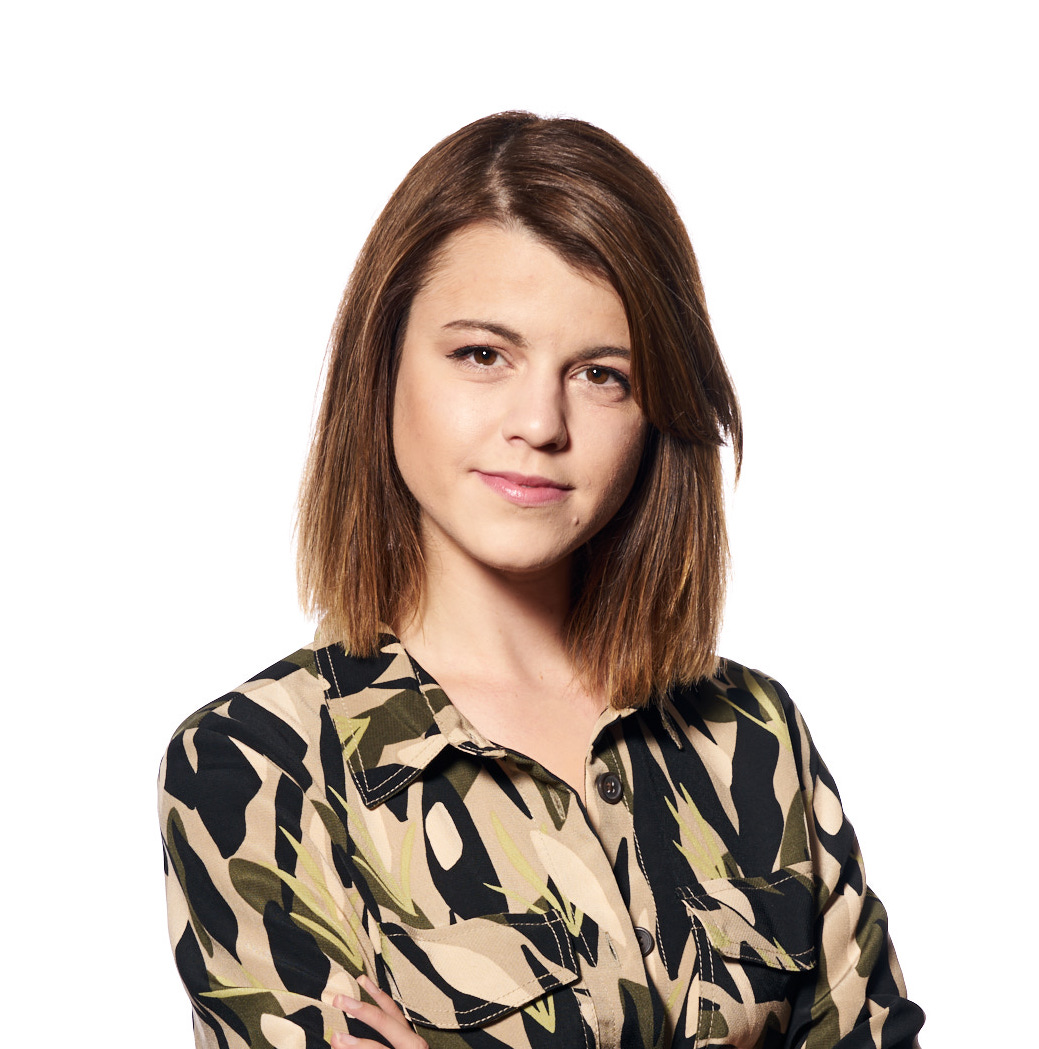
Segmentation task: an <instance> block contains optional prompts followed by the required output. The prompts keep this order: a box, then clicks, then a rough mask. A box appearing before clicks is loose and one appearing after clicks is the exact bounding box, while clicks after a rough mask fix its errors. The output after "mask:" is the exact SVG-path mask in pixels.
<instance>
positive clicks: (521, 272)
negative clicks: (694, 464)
mask: <svg viewBox="0 0 1039 1049" xmlns="http://www.w3.org/2000/svg"><path fill="white" fill-rule="evenodd" d="M465 322H475V323H468V324H466V323H465ZM486 325H491V326H493V328H494V329H497V330H489V329H488V328H487V327H486ZM505 329H507V330H508V331H510V332H512V333H513V334H514V335H515V336H518V337H519V340H522V341H521V342H520V341H516V340H515V339H513V338H509V337H504V330H505ZM467 349H469V350H471V351H472V352H469V353H466V352H465V351H466V350H467ZM460 351H461V353H460ZM629 351H630V337H629V334H628V323H627V318H626V316H625V313H624V307H623V305H622V304H621V301H620V299H619V298H618V296H617V294H616V292H614V291H613V289H612V288H610V287H609V286H608V285H607V284H605V283H603V282H601V281H599V280H597V279H595V278H589V277H588V276H585V275H583V274H581V273H579V272H578V271H576V270H574V269H573V268H571V267H570V266H569V265H568V264H567V263H566V262H564V261H563V259H562V258H560V257H559V256H558V255H557V254H556V253H555V252H554V251H552V250H551V249H549V248H547V247H546V246H544V245H543V244H542V243H540V242H539V241H538V240H536V239H535V238H534V237H533V236H531V235H530V234H529V233H527V232H526V231H525V230H523V229H518V228H510V229H503V228H501V227H499V226H491V225H477V226H472V227H468V228H467V229H464V230H462V231H460V232H459V233H457V234H455V235H454V236H453V237H451V238H449V240H448V241H447V242H446V244H445V246H444V249H443V252H442V254H441V256H440V260H439V264H438V265H437V266H436V267H435V269H434V270H433V272H432V273H431V274H430V276H429V278H428V280H427V281H426V284H425V286H424V287H423V288H422V290H421V291H419V293H418V294H417V295H416V296H415V299H414V301H413V302H412V306H411V312H410V316H409V320H408V327H407V332H406V334H405V338H404V341H403V346H402V351H401V352H402V356H401V363H400V371H399V375H398V379H397V387H396V393H395V402H394V427H393V441H394V451H395V454H396V458H397V465H398V467H399V469H400V471H401V475H402V476H403V478H404V481H405V483H406V484H407V486H408V488H409V490H410V491H411V493H412V494H413V495H414V496H415V498H416V499H417V500H418V503H419V505H420V507H421V520H422V536H423V543H424V547H425V550H426V553H427V558H428V559H430V560H433V559H439V560H440V562H441V563H442V566H443V571H445V572H450V571H454V570H461V571H463V572H464V571H467V570H468V569H469V568H471V566H472V563H474V562H475V563H477V564H479V565H482V566H485V567H486V568H489V569H492V570H496V571H498V572H502V573H506V574H516V575H523V574H528V573H537V572H539V571H543V570H545V569H555V570H556V572H557V573H559V574H562V573H565V571H566V570H567V567H568V561H569V558H570V555H571V554H572V553H573V552H574V550H576V549H577V548H578V547H579V546H580V545H581V544H582V543H584V542H585V541H586V540H587V539H589V538H590V537H591V536H592V535H594V534H595V533H596V532H597V531H599V529H600V528H602V526H603V525H604V524H606V522H607V521H609V519H610V518H611V517H612V516H613V515H614V514H615V513H616V511H617V510H618V509H619V507H620V506H621V504H622V503H623V501H624V499H625V497H626V496H627V494H628V492H629V491H630V489H631V486H632V483H633V481H634V479H635V474H636V471H637V469H638V464H639V459H640V457H641V453H642V447H643V443H644V440H645V430H646V424H645V420H644V418H643V415H642V412H641V410H640V409H639V407H638V405H637V404H636V403H635V401H634V399H633V398H632V396H631V394H630V392H629V391H628V390H627V388H626V381H627V377H628V376H629V373H630V363H629V361H628V360H627V359H626V358H625V357H624V356H622V355H621V354H622V353H627V352H629ZM462 354H464V355H462ZM503 473H504V474H516V475H523V476H525V477H528V478H529V477H540V478H543V479H546V480H550V481H552V482H556V483H558V484H559V485H561V486H563V487H561V488H549V487H547V486H540V487H535V488H530V487H526V488H524V487H523V486H522V485H519V484H516V483H515V480H514V479H512V480H510V479H509V478H507V477H506V478H502V477H501V476H500V475H501V474H503ZM465 562H469V564H464V563H465Z"/></svg>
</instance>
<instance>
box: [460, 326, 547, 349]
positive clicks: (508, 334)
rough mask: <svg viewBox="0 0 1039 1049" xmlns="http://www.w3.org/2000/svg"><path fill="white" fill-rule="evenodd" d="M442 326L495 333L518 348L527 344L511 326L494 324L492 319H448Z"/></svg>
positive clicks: (522, 347)
mask: <svg viewBox="0 0 1039 1049" xmlns="http://www.w3.org/2000/svg"><path fill="white" fill-rule="evenodd" d="M444 327H445V328H463V329H465V330H467V331H488V332H490V333H491V334H492V335H497V336H498V338H499V339H504V340H505V341H506V342H508V343H511V344H512V345H513V346H518V347H520V349H524V348H525V347H526V345H527V340H526V339H524V338H523V336H522V335H520V333H519V332H517V331H513V330H512V329H511V328H506V327H505V325H504V324H495V323H494V321H471V320H458V321H448V322H447V324H445V325H444Z"/></svg>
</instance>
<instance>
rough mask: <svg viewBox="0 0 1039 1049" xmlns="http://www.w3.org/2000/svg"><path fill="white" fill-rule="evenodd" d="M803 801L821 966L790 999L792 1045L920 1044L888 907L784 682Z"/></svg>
mask: <svg viewBox="0 0 1039 1049" xmlns="http://www.w3.org/2000/svg"><path fill="white" fill-rule="evenodd" d="M776 687H777V690H778V691H779V693H780V695H781V696H782V698H783V702H784V705H785V706H786V707H787V712H788V718H789V723H790V729H791V738H792V743H793V747H794V754H795V759H796V760H797V761H798V764H799V770H800V776H801V783H802V790H803V794H804V799H805V813H806V822H807V826H808V836H809V844H810V848H811V853H812V857H813V867H814V874H815V882H816V891H817V902H818V909H819V917H818V919H817V925H816V945H817V952H818V964H817V966H816V968H815V970H814V979H812V980H810V981H808V982H807V984H806V985H805V986H804V988H803V990H802V991H801V993H800V994H799V995H798V997H797V998H796V999H795V1001H794V1003H793V1011H792V1015H791V1020H790V1027H789V1031H788V1038H787V1045H788V1046H791V1047H793V1046H798V1047H800V1046H803V1047H804V1049H867V1047H871V1049H919V1043H918V1041H917V1037H916V1036H917V1033H918V1032H919V1030H920V1028H921V1026H922V1024H923V1021H924V1014H923V1010H922V1009H921V1008H920V1007H919V1006H918V1005H916V1004H915V1003H914V1002H911V1001H909V1000H908V998H907V997H906V988H905V982H904V980H903V978H902V971H901V969H900V967H899V964H898V960H897V958H896V957H895V952H894V948H893V947H892V945H891V940H890V938H889V936H888V919H887V912H886V910H885V909H884V905H883V904H882V903H881V902H880V900H879V899H877V897H876V896H875V895H874V894H873V892H872V891H871V890H870V888H869V886H868V885H867V884H866V873H865V868H864V866H863V862H862V855H861V853H860V852H859V846H858V842H857V840H856V838H855V832H854V830H853V829H852V826H851V824H850V823H849V822H848V820H847V818H846V817H845V815H844V810H843V807H842V806H841V801H840V797H839V795H838V793H837V787H836V784H835V783H834V781H833V777H832V776H831V775H830V773H829V770H828V769H827V768H826V765H825V764H824V763H823V761H822V759H821V758H820V757H819V753H818V751H817V750H816V749H815V745H814V744H813V742H812V738H811V735H810V734H809V732H808V729H807V727H806V726H805V724H804V721H803V720H802V718H801V715H800V713H799V712H798V711H797V709H796V708H795V707H794V706H793V704H792V703H791V702H790V699H789V697H788V696H787V695H786V693H785V691H784V690H783V689H782V686H779V685H778V683H776Z"/></svg>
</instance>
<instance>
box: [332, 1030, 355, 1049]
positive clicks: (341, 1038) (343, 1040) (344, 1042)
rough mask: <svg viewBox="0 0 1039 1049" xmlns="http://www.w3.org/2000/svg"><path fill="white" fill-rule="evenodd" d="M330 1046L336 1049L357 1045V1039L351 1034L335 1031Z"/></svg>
mask: <svg viewBox="0 0 1039 1049" xmlns="http://www.w3.org/2000/svg"><path fill="white" fill-rule="evenodd" d="M332 1044H333V1045H335V1046H337V1047H345V1046H351V1045H356V1044H357V1039H356V1038H355V1037H354V1036H353V1035H352V1034H343V1033H342V1032H341V1031H336V1033H335V1034H334V1035H332Z"/></svg>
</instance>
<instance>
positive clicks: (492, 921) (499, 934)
mask: <svg viewBox="0 0 1039 1049" xmlns="http://www.w3.org/2000/svg"><path fill="white" fill-rule="evenodd" d="M382 931H383V933H384V934H385V936H386V938H387V939H388V940H389V943H390V944H391V945H392V947H391V949H390V951H389V955H388V959H387V960H388V962H389V966H390V972H391V973H392V975H393V979H394V981H395V982H396V984H397V990H398V992H399V995H400V1001H401V1005H402V1007H403V1009H404V1012H405V1013H406V1014H407V1016H408V1019H409V1020H411V1021H413V1022H414V1023H418V1024H424V1025H425V1026H427V1027H440V1028H454V1029H464V1028H467V1027H476V1026H479V1025H480V1024H485V1023H487V1022H488V1021H490V1020H493V1019H495V1018H497V1017H500V1016H504V1015H505V1014H506V1013H509V1012H512V1011H514V1010H516V1009H519V1008H521V1007H522V1006H524V1005H527V1004H529V1003H530V1002H532V1001H534V1000H535V999H536V998H540V997H541V996H542V995H544V994H546V993H548V992H550V991H555V990H558V989H559V988H560V987H566V986H567V985H568V984H571V983H573V982H574V981H575V980H576V979H577V978H578V965H577V961H576V959H575V957H574V952H573V947H572V945H571V943H570V937H569V935H568V934H567V931H566V926H565V925H564V924H563V921H562V918H561V917H560V916H559V915H558V914H555V913H549V914H489V915H487V916H486V917H482V918H468V919H467V920H465V921H461V922H457V923H456V924H454V925H447V926H445V927H443V928H440V929H410V928H405V927H403V926H400V925H392V924H384V925H383V926H382Z"/></svg>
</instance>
